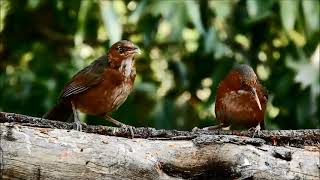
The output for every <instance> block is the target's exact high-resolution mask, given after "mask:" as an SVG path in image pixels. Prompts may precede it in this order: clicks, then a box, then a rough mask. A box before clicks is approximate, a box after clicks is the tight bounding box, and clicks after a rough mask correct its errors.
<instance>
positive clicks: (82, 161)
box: [0, 123, 320, 179]
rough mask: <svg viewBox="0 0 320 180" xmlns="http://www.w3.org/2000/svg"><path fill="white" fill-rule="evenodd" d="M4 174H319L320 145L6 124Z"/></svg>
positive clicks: (71, 176)
mask: <svg viewBox="0 0 320 180" xmlns="http://www.w3.org/2000/svg"><path fill="white" fill-rule="evenodd" d="M0 132H1V133H0V134H1V138H0V139H1V142H0V145H1V150H2V151H1V156H0V157H1V166H0V167H1V174H2V177H3V178H4V179H14V178H17V179H203V178H207V179H220V178H223V179H225V178H227V179H230V178H232V179H245V178H253V179H262V178H263V179H319V178H320V174H319V167H320V163H319V158H320V156H319V145H316V144H314V145H312V146H304V147H303V148H296V147H290V146H272V145H268V144H265V143H266V141H265V140H263V139H260V138H250V137H244V136H236V135H210V134H201V135H199V136H197V137H195V138H193V139H192V140H165V141H163V140H150V139H143V138H135V139H128V138H123V137H115V136H106V135H99V134H93V133H85V132H78V131H74V130H64V129H51V128H39V127H26V126H21V125H19V124H12V123H0Z"/></svg>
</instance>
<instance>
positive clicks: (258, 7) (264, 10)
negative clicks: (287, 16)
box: [247, 0, 274, 21]
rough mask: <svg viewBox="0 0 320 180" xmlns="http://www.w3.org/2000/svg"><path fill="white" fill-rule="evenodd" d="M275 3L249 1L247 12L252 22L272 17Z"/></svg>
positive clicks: (270, 1)
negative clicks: (272, 8)
mask: <svg viewBox="0 0 320 180" xmlns="http://www.w3.org/2000/svg"><path fill="white" fill-rule="evenodd" d="M273 3H274V1H273V0H269V1H261V0H248V1H247V10H248V14H249V16H250V21H258V20H261V19H263V18H265V17H268V16H270V15H271V7H272V5H273Z"/></svg>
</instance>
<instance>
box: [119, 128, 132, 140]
mask: <svg viewBox="0 0 320 180" xmlns="http://www.w3.org/2000/svg"><path fill="white" fill-rule="evenodd" d="M121 128H124V129H125V130H126V132H128V131H129V132H130V138H131V139H132V138H134V132H133V129H134V127H133V126H129V125H126V124H122V125H121Z"/></svg>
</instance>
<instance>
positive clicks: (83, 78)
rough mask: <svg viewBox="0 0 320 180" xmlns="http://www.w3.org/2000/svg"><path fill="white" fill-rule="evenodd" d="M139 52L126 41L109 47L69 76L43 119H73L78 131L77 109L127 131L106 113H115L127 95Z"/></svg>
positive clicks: (133, 78)
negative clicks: (104, 53) (52, 106)
mask: <svg viewBox="0 0 320 180" xmlns="http://www.w3.org/2000/svg"><path fill="white" fill-rule="evenodd" d="M139 52H140V50H139V48H138V47H137V46H135V45H134V44H133V43H132V42H130V41H127V40H122V41H119V42H117V43H115V44H113V45H112V46H111V48H110V49H109V51H108V53H107V55H103V56H101V57H99V58H98V59H97V60H95V61H94V62H92V63H91V64H90V65H89V66H87V67H86V68H84V69H82V70H81V71H79V72H78V73H77V74H76V75H74V76H73V77H72V79H71V80H70V81H69V82H68V83H67V84H66V85H65V86H64V88H63V90H62V92H61V94H60V97H59V101H58V104H57V105H56V106H55V107H54V108H53V109H52V110H51V111H49V112H48V113H47V114H46V115H44V118H46V119H52V120H59V121H67V120H68V119H70V118H72V117H73V118H74V121H75V123H76V125H77V129H79V130H81V124H80V121H79V116H78V110H80V111H81V112H84V113H86V114H89V115H94V116H99V117H104V118H106V119H107V120H108V121H110V122H112V123H114V124H115V125H117V126H121V127H126V128H128V127H129V126H127V125H125V124H123V123H121V122H119V121H117V120H115V119H113V118H111V117H110V116H108V113H110V112H112V111H114V110H116V109H117V108H118V107H119V106H120V105H121V104H122V103H123V102H124V101H125V100H126V99H127V97H128V95H129V94H130V92H131V90H132V87H133V83H134V80H135V77H136V69H135V65H134V57H135V55H136V54H137V53H139ZM130 127H131V126H130ZM131 133H132V129H131Z"/></svg>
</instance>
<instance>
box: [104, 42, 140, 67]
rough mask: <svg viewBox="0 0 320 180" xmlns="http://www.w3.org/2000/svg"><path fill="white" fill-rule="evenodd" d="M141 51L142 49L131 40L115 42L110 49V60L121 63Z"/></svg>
mask: <svg viewBox="0 0 320 180" xmlns="http://www.w3.org/2000/svg"><path fill="white" fill-rule="evenodd" d="M140 52H141V51H140V49H139V48H138V47H137V46H136V45H134V44H133V43H132V42H131V41H127V40H121V41H118V42H116V43H115V44H113V45H112V46H111V48H110V49H109V52H108V60H109V61H111V62H115V63H116V62H118V63H121V61H123V60H127V59H133V58H134V56H135V55H136V54H140Z"/></svg>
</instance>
